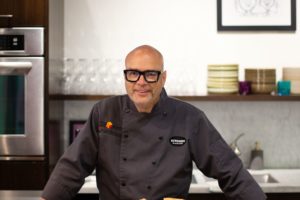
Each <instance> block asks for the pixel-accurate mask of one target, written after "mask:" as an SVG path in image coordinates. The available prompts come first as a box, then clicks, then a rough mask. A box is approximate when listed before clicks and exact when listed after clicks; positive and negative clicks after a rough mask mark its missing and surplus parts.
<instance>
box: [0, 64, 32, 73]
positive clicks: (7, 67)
mask: <svg viewBox="0 0 300 200" xmlns="http://www.w3.org/2000/svg"><path fill="white" fill-rule="evenodd" d="M31 68H32V63H31V62H0V74H1V75H18V74H21V75H22V74H27V73H28V72H29V71H30V70H31Z"/></svg>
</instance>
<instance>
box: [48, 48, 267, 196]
mask: <svg viewBox="0 0 300 200" xmlns="http://www.w3.org/2000/svg"><path fill="white" fill-rule="evenodd" d="M163 63H164V62H163V56H162V55H161V53H160V52H159V51H158V50H157V49H155V48H153V47H151V46H149V45H143V46H139V47H137V48H135V49H134V50H132V51H131V52H130V53H129V54H128V55H127V57H126V59H125V66H126V69H125V70H124V78H125V87H126V91H127V95H120V96H114V97H110V98H107V99H103V100H101V101H99V102H98V103H97V104H95V105H94V107H93V109H92V111H91V113H90V116H89V118H88V120H87V122H86V124H85V125H84V127H83V129H82V130H81V132H80V133H79V135H78V136H77V138H76V139H75V141H74V142H73V143H72V145H71V146H70V147H69V148H68V149H67V150H66V152H65V153H64V155H63V156H62V157H61V159H60V160H59V162H58V163H57V165H56V167H55V169H54V171H53V173H52V175H51V177H50V179H49V181H48V183H47V185H46V186H45V188H44V191H43V194H42V197H43V198H44V199H46V200H70V199H72V198H73V197H74V196H75V195H76V193H77V192H78V191H79V189H80V188H81V186H82V185H83V183H84V179H85V177H86V176H88V175H89V174H91V173H92V171H93V170H94V168H96V177H97V187H98V188H99V191H100V198H101V200H138V199H142V198H145V199H147V200H159V199H163V198H165V197H174V198H183V199H186V198H187V196H188V191H189V187H190V183H191V178H192V170H193V164H192V163H193V162H194V163H195V164H196V166H197V168H198V169H199V170H201V171H202V173H203V174H205V175H206V176H209V177H213V178H216V179H218V183H219V186H220V188H221V189H222V190H223V192H224V193H225V196H226V197H227V198H228V199H232V200H263V199H266V197H265V194H264V193H263V192H262V190H261V188H260V187H259V185H258V184H257V183H256V182H255V181H254V179H253V178H252V176H251V175H250V174H249V173H248V171H247V170H245V169H244V168H243V165H242V162H241V160H240V159H239V158H238V157H237V156H236V155H235V154H234V152H233V151H232V150H231V149H230V147H228V145H227V144H226V142H225V141H224V139H223V138H222V137H221V135H220V134H219V133H218V131H217V130H216V129H215V128H214V126H213V125H212V124H211V123H210V121H209V120H208V119H207V117H206V116H205V114H204V113H203V112H202V111H201V110H199V109H198V108H196V107H194V106H193V105H190V104H188V103H186V102H183V101H180V100H177V99H175V98H171V97H168V95H167V94H166V91H165V89H164V84H165V81H166V78H167V72H166V71H165V70H164V64H163ZM112 87H113V86H112Z"/></svg>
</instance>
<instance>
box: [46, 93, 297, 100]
mask: <svg viewBox="0 0 300 200" xmlns="http://www.w3.org/2000/svg"><path fill="white" fill-rule="evenodd" d="M110 96H111V95H75V94H72V95H63V94H50V95H49V100H88V101H92V100H100V99H103V98H106V97H110ZM174 97H176V98H178V99H181V100H184V101H300V95H292V96H272V95H246V96H243V95H203V96H174Z"/></svg>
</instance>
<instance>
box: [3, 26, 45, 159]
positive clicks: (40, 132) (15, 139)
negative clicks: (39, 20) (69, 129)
mask: <svg viewBox="0 0 300 200" xmlns="http://www.w3.org/2000/svg"><path fill="white" fill-rule="evenodd" d="M43 46H44V29H43V28H1V29H0V160H19V159H43V157H40V158H39V157H38V156H44V154H45V153H44V151H45V148H44V48H43Z"/></svg>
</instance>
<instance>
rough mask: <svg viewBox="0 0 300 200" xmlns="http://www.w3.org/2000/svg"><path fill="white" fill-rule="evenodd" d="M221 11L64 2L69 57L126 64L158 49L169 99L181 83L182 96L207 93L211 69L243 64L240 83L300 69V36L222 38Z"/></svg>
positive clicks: (127, 0) (166, 0) (184, 0)
mask: <svg viewBox="0 0 300 200" xmlns="http://www.w3.org/2000/svg"><path fill="white" fill-rule="evenodd" d="M297 7H298V8H299V4H298V5H297ZM216 10H217V9H216V0H201V1H200V0H152V1H149V0H124V1H119V0H84V1H82V0H65V9H64V14H65V15H64V20H65V23H64V24H65V29H64V31H65V32H64V34H65V35H64V39H65V42H64V46H65V49H64V53H65V55H64V56H65V57H71V58H104V59H105V58H113V59H123V58H124V56H125V55H126V53H127V52H128V51H130V50H131V49H132V48H134V47H136V46H138V45H141V44H150V45H153V46H155V47H157V48H158V49H159V50H161V52H162V53H163V55H164V57H165V66H166V69H167V70H168V81H167V84H166V88H167V89H168V90H169V94H173V93H174V94H178V91H177V90H176V88H174V87H175V86H174V84H176V83H178V81H179V83H180V84H181V85H185V87H182V88H179V89H181V90H182V91H181V93H182V94H195V95H199V94H203V93H206V70H207V64H212V63H238V64H240V79H241V80H243V79H244V70H243V69H244V68H245V67H260V68H262V67H276V68H277V69H278V70H277V79H278V80H279V79H281V68H282V67H283V66H300V56H298V52H299V49H300V47H299V44H300V34H299V33H297V32H285V33H280V32H242V33H241V32H227V33H225V32H217V25H216V24H217V19H216V15H217V14H216ZM297 10H300V9H297ZM298 13H299V12H298ZM297 17H298V19H299V14H298V15H297ZM298 21H299V20H298ZM298 24H299V23H298ZM121 65H122V63H121ZM121 67H122V66H121ZM182 76H183V79H181V80H178V79H179V78H178V77H182ZM177 89H178V88H177Z"/></svg>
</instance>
